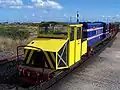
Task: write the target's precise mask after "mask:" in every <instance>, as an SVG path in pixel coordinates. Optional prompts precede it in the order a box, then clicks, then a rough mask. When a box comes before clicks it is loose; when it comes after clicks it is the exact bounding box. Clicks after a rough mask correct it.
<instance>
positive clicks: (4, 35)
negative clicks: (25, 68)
mask: <svg viewBox="0 0 120 90" xmlns="http://www.w3.org/2000/svg"><path fill="white" fill-rule="evenodd" d="M37 30H38V28H37V27H35V26H26V25H23V26H10V25H9V26H8V25H5V26H4V25H0V52H11V53H13V54H16V51H17V46H21V45H26V44H27V43H29V42H30V41H31V40H32V39H33V38H35V36H36V34H37Z"/></svg>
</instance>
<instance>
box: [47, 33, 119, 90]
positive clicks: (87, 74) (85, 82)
mask: <svg viewBox="0 0 120 90" xmlns="http://www.w3.org/2000/svg"><path fill="white" fill-rule="evenodd" d="M116 37H117V38H116V40H115V41H114V42H113V44H112V45H111V46H110V47H108V48H106V49H105V50H104V51H103V52H102V53H101V54H99V55H98V56H97V57H95V58H93V59H92V60H89V61H88V62H87V63H85V64H84V65H82V66H81V67H79V68H77V69H76V70H74V71H73V72H72V73H70V74H69V75H67V76H66V77H65V78H64V79H62V80H60V81H59V82H57V83H56V84H55V85H53V86H52V87H51V88H49V89H48V90H120V33H118V34H117V36H116Z"/></svg>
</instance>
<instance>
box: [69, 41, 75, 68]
mask: <svg viewBox="0 0 120 90" xmlns="http://www.w3.org/2000/svg"><path fill="white" fill-rule="evenodd" d="M74 60H75V41H71V42H70V46H69V66H71V65H73V64H74Z"/></svg>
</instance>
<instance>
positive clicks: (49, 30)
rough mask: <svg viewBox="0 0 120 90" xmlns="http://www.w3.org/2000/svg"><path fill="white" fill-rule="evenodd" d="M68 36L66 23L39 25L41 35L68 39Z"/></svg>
mask: <svg viewBox="0 0 120 90" xmlns="http://www.w3.org/2000/svg"><path fill="white" fill-rule="evenodd" d="M67 36H68V32H67V26H65V25H46V26H45V25H44V26H41V27H39V37H46V38H64V39H66V38H67Z"/></svg>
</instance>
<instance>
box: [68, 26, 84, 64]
mask: <svg viewBox="0 0 120 90" xmlns="http://www.w3.org/2000/svg"><path fill="white" fill-rule="evenodd" d="M81 27H82V25H80V24H79V25H71V26H70V34H69V37H70V44H69V66H72V65H73V64H75V63H76V62H78V61H79V60H80V59H81V53H82V52H81V49H82V48H81Z"/></svg>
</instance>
